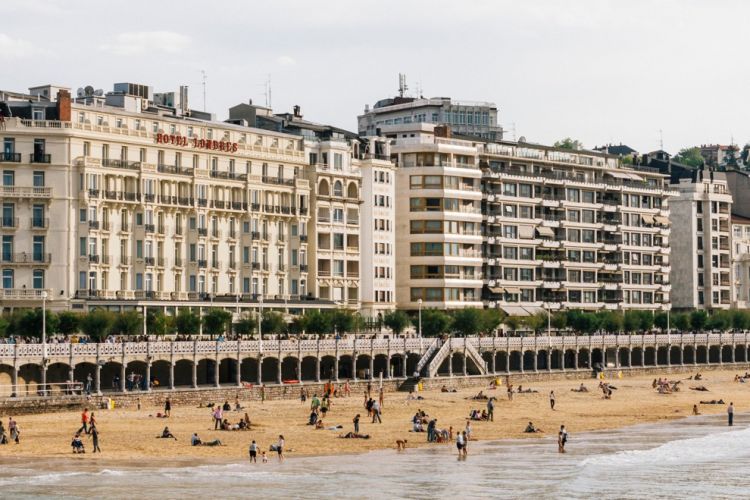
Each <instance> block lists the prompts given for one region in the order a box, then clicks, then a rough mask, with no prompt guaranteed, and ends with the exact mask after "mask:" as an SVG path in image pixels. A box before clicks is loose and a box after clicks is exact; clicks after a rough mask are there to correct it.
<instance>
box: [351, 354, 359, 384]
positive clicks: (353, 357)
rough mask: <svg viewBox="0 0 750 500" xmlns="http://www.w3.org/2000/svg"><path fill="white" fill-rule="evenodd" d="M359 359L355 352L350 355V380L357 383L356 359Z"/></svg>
mask: <svg viewBox="0 0 750 500" xmlns="http://www.w3.org/2000/svg"><path fill="white" fill-rule="evenodd" d="M358 357H359V354H357V353H356V352H355V353H354V354H352V380H353V381H355V382H356V381H357V358H358Z"/></svg>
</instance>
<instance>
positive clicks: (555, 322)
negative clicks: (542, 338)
mask: <svg viewBox="0 0 750 500" xmlns="http://www.w3.org/2000/svg"><path fill="white" fill-rule="evenodd" d="M551 323H552V328H554V329H555V330H563V329H565V328H566V327H567V326H568V316H567V314H565V313H564V312H558V313H555V314H553V315H552V320H551Z"/></svg>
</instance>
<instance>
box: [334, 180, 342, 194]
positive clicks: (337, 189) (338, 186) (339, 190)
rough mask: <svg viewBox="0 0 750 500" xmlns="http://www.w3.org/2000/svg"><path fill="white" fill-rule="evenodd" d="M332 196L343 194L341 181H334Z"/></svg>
mask: <svg viewBox="0 0 750 500" xmlns="http://www.w3.org/2000/svg"><path fill="white" fill-rule="evenodd" d="M333 196H344V185H343V184H341V181H336V182H335V183H334V184H333Z"/></svg>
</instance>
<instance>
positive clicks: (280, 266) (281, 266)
mask: <svg viewBox="0 0 750 500" xmlns="http://www.w3.org/2000/svg"><path fill="white" fill-rule="evenodd" d="M284 271H286V266H285V265H284V264H279V266H278V272H280V273H283V272H284Z"/></svg>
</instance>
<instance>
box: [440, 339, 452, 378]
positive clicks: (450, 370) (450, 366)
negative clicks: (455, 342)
mask: <svg viewBox="0 0 750 500" xmlns="http://www.w3.org/2000/svg"><path fill="white" fill-rule="evenodd" d="M448 342H450V340H449V341H448ZM438 369H440V367H439V366H438ZM448 376H449V377H452V376H453V352H452V351H448Z"/></svg>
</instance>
